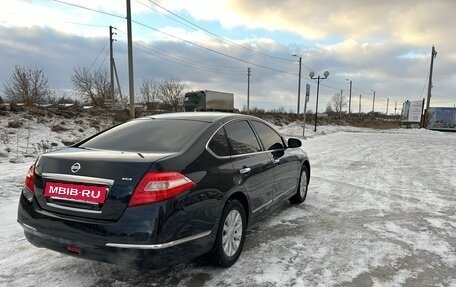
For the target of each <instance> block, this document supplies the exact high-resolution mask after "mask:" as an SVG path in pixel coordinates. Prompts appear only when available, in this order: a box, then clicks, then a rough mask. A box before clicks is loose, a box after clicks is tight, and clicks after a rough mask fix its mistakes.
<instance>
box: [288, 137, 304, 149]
mask: <svg viewBox="0 0 456 287" xmlns="http://www.w3.org/2000/svg"><path fill="white" fill-rule="evenodd" d="M300 146H302V143H301V140H299V139H296V138H289V139H288V147H290V148H294V147H300Z"/></svg>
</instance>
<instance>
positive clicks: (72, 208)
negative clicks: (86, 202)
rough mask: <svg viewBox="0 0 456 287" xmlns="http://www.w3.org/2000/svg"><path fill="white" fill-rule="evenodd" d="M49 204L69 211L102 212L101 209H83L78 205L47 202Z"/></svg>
mask: <svg viewBox="0 0 456 287" xmlns="http://www.w3.org/2000/svg"><path fill="white" fill-rule="evenodd" d="M46 205H47V206H50V207H54V208H59V209H64V210H69V211H76V212H83V213H91V214H101V212H102V211H101V210H90V209H81V208H76V207H69V206H64V205H58V204H55V203H50V202H46Z"/></svg>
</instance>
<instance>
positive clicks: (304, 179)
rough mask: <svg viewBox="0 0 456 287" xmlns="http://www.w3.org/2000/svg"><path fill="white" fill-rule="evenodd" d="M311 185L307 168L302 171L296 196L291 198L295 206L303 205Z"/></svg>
mask: <svg viewBox="0 0 456 287" xmlns="http://www.w3.org/2000/svg"><path fill="white" fill-rule="evenodd" d="M308 185H309V179H308V173H307V168H306V167H305V166H303V167H302V169H301V175H300V177H299V184H298V188H297V190H296V194H295V195H293V197H291V198H290V202H291V203H294V204H300V203H303V202H304V201H305V200H306V197H307V188H308Z"/></svg>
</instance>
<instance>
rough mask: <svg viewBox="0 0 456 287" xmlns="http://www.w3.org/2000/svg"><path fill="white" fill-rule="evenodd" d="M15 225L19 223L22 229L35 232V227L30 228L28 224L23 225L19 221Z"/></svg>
mask: <svg viewBox="0 0 456 287" xmlns="http://www.w3.org/2000/svg"><path fill="white" fill-rule="evenodd" d="M17 223H19V224H20V225H21V226H22V227H23V228H24V229H29V230H31V231H34V232H36V231H37V230H36V228H35V227H31V226H30V225H28V224H25V223H23V222H20V221H18V222H17Z"/></svg>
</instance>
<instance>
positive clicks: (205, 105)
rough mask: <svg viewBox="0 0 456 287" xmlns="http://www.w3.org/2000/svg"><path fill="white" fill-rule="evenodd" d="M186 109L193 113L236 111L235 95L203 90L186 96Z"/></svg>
mask: <svg viewBox="0 0 456 287" xmlns="http://www.w3.org/2000/svg"><path fill="white" fill-rule="evenodd" d="M184 109H185V111H186V112H193V111H221V112H233V111H234V94H233V93H224V92H217V91H209V90H201V91H194V92H188V93H186V94H185V96H184Z"/></svg>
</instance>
